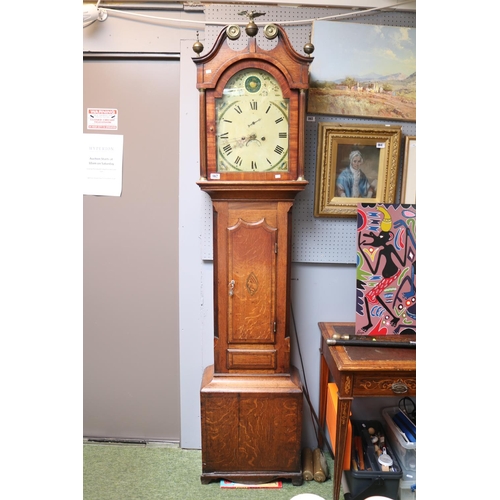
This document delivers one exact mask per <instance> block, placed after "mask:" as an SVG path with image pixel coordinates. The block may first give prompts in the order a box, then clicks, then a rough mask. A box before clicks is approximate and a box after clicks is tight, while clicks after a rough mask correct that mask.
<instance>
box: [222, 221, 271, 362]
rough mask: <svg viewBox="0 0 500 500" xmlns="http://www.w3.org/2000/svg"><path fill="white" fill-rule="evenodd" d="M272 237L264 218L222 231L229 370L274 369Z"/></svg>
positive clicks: (244, 222) (237, 224)
mask: <svg viewBox="0 0 500 500" xmlns="http://www.w3.org/2000/svg"><path fill="white" fill-rule="evenodd" d="M276 237H277V228H276V227H271V226H269V225H268V224H267V223H266V221H265V220H264V219H261V220H259V221H257V222H247V221H245V220H244V219H239V220H238V222H237V223H236V224H235V225H234V226H233V227H230V228H228V247H229V248H228V273H229V278H230V281H229V282H230V285H229V286H230V293H229V303H228V346H229V349H228V368H229V369H245V368H247V369H248V368H261V369H269V370H274V369H275V368H276V350H275V349H274V343H275V333H276V251H277V238H276ZM231 346H234V347H235V348H233V349H232V348H231ZM266 346H267V348H266Z"/></svg>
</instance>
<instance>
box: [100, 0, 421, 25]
mask: <svg viewBox="0 0 500 500" xmlns="http://www.w3.org/2000/svg"><path fill="white" fill-rule="evenodd" d="M100 2H101V0H98V2H97V6H99V3H100ZM414 2H415V0H404V1H402V2H397V3H395V4H392V5H388V6H386V7H372V8H371V9H365V10H361V11H357V12H346V13H344V14H333V15H331V16H325V17H318V18H313V19H303V20H299V21H282V22H280V25H283V26H285V25H288V24H310V23H312V22H314V21H326V20H329V19H337V18H339V17H351V16H359V15H364V14H367V13H369V12H374V11H377V10H382V9H384V10H385V9H391V8H393V7H398V6H401V5H405V4H407V3H414ZM106 11H107V12H118V13H121V14H127V15H130V16H136V17H143V18H147V19H156V20H160V21H173V22H178V23H181V24H182V23H186V24H202V25H221V26H226V25H231V24H241V25H245V24H246V22H241V23H237V22H234V21H194V20H186V19H178V18H177V19H176V18H170V17H158V16H150V15H148V14H137V13H135V12H130V11H125V10H120V9H113V8H111V9H110V8H106ZM255 24H257V25H258V26H259V25H260V26H264V25H266V24H269V22H260V23H259V22H256V23H255Z"/></svg>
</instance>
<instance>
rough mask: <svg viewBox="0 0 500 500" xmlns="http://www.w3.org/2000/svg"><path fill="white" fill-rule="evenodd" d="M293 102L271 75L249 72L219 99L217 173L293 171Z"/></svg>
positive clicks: (231, 81)
mask: <svg viewBox="0 0 500 500" xmlns="http://www.w3.org/2000/svg"><path fill="white" fill-rule="evenodd" d="M289 107H290V103H289V99H288V98H285V97H284V96H283V91H282V89H281V86H280V84H279V83H278V81H277V80H276V78H274V76H273V75H271V74H270V73H269V72H267V71H265V70H263V69H260V68H245V69H242V70H240V71H238V72H237V73H235V74H234V75H233V76H231V77H230V78H229V80H228V81H227V83H226V84H225V86H224V88H223V91H222V96H221V97H219V98H216V99H215V126H216V127H215V128H216V131H215V141H216V151H217V159H216V169H217V172H245V173H247V172H248V173H249V172H254V173H259V172H263V173H265V172H283V173H287V172H288V171H289V144H290V130H289Z"/></svg>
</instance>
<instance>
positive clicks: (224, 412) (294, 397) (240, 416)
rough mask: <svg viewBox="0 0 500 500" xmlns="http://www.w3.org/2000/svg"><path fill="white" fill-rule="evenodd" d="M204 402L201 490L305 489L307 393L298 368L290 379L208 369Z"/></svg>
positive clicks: (288, 376)
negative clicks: (232, 485)
mask: <svg viewBox="0 0 500 500" xmlns="http://www.w3.org/2000/svg"><path fill="white" fill-rule="evenodd" d="M200 398H201V425H202V432H201V434H202V475H201V482H202V483H203V484H207V483H209V482H210V481H213V480H217V479H226V480H230V481H234V482H243V483H244V482H246V483H266V482H270V481H275V480H277V479H291V480H292V483H293V484H294V485H296V486H298V485H300V484H302V464H301V437H302V405H303V392H302V387H301V383H300V378H299V375H298V371H297V369H296V368H295V367H292V370H291V373H290V374H280V375H239V374H234V375H233V374H223V375H221V374H214V370H213V366H209V367H208V368H206V369H205V372H204V374H203V381H202V387H201V393H200Z"/></svg>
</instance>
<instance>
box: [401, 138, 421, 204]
mask: <svg viewBox="0 0 500 500" xmlns="http://www.w3.org/2000/svg"><path fill="white" fill-rule="evenodd" d="M401 203H409V204H416V203H417V137H416V136H414V135H407V136H406V139H405V156H404V163H403V179H402V181H401Z"/></svg>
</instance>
